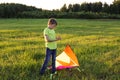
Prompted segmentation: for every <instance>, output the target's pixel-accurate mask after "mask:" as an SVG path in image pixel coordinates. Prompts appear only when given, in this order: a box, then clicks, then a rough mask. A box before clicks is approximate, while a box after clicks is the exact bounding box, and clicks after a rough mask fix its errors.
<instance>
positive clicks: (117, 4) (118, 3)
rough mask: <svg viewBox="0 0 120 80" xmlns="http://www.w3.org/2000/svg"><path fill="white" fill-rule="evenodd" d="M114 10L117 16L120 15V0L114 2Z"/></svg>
mask: <svg viewBox="0 0 120 80" xmlns="http://www.w3.org/2000/svg"><path fill="white" fill-rule="evenodd" d="M113 6H114V9H115V10H116V11H115V13H116V14H120V0H114V2H113Z"/></svg>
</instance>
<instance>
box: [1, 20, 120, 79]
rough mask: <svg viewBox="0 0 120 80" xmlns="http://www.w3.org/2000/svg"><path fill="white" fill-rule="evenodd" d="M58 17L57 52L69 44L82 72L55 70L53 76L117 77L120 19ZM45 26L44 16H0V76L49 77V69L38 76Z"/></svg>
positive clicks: (2, 77) (8, 77)
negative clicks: (21, 17) (60, 38)
mask: <svg viewBox="0 0 120 80" xmlns="http://www.w3.org/2000/svg"><path fill="white" fill-rule="evenodd" d="M57 21H58V26H57V28H56V33H57V35H60V36H61V37H62V40H61V41H58V49H57V55H58V54H60V53H61V52H62V51H63V50H64V48H65V46H66V44H69V45H71V47H72V49H73V51H74V53H76V56H77V57H78V61H79V63H80V67H79V68H80V70H81V72H78V71H77V70H76V69H72V70H62V71H58V74H57V75H56V76H54V78H53V80H120V20H79V19H58V20H57ZM46 26H47V19H0V80H49V76H50V71H49V70H47V71H46V73H45V75H44V76H42V77H40V76H39V70H40V68H41V65H42V64H43V61H44V56H45V46H44V39H43V30H44V28H45V27H46ZM49 64H50V63H49Z"/></svg>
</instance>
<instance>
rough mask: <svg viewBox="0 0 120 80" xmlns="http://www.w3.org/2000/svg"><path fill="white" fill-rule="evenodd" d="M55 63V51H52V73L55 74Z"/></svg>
mask: <svg viewBox="0 0 120 80" xmlns="http://www.w3.org/2000/svg"><path fill="white" fill-rule="evenodd" d="M55 62H56V50H53V51H52V73H55V71H56V67H55Z"/></svg>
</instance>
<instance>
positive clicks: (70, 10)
mask: <svg viewBox="0 0 120 80" xmlns="http://www.w3.org/2000/svg"><path fill="white" fill-rule="evenodd" d="M68 12H73V5H72V4H69V5H68Z"/></svg>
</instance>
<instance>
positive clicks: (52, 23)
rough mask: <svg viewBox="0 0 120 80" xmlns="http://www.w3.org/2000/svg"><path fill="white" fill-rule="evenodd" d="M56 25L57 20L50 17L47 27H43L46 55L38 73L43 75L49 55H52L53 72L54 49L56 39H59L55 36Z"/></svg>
mask: <svg viewBox="0 0 120 80" xmlns="http://www.w3.org/2000/svg"><path fill="white" fill-rule="evenodd" d="M56 26H57V21H56V20H55V19H54V18H50V19H49V20H48V27H47V28H45V29H44V39H45V46H46V57H45V60H44V64H43V66H42V68H41V70H40V74H41V75H43V74H44V72H45V69H46V68H47V64H48V62H49V61H50V57H51V56H52V74H54V73H55V71H56V68H55V61H56V49H57V43H56V41H58V40H61V38H60V37H56V34H55V31H54V28H55V27H56Z"/></svg>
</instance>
